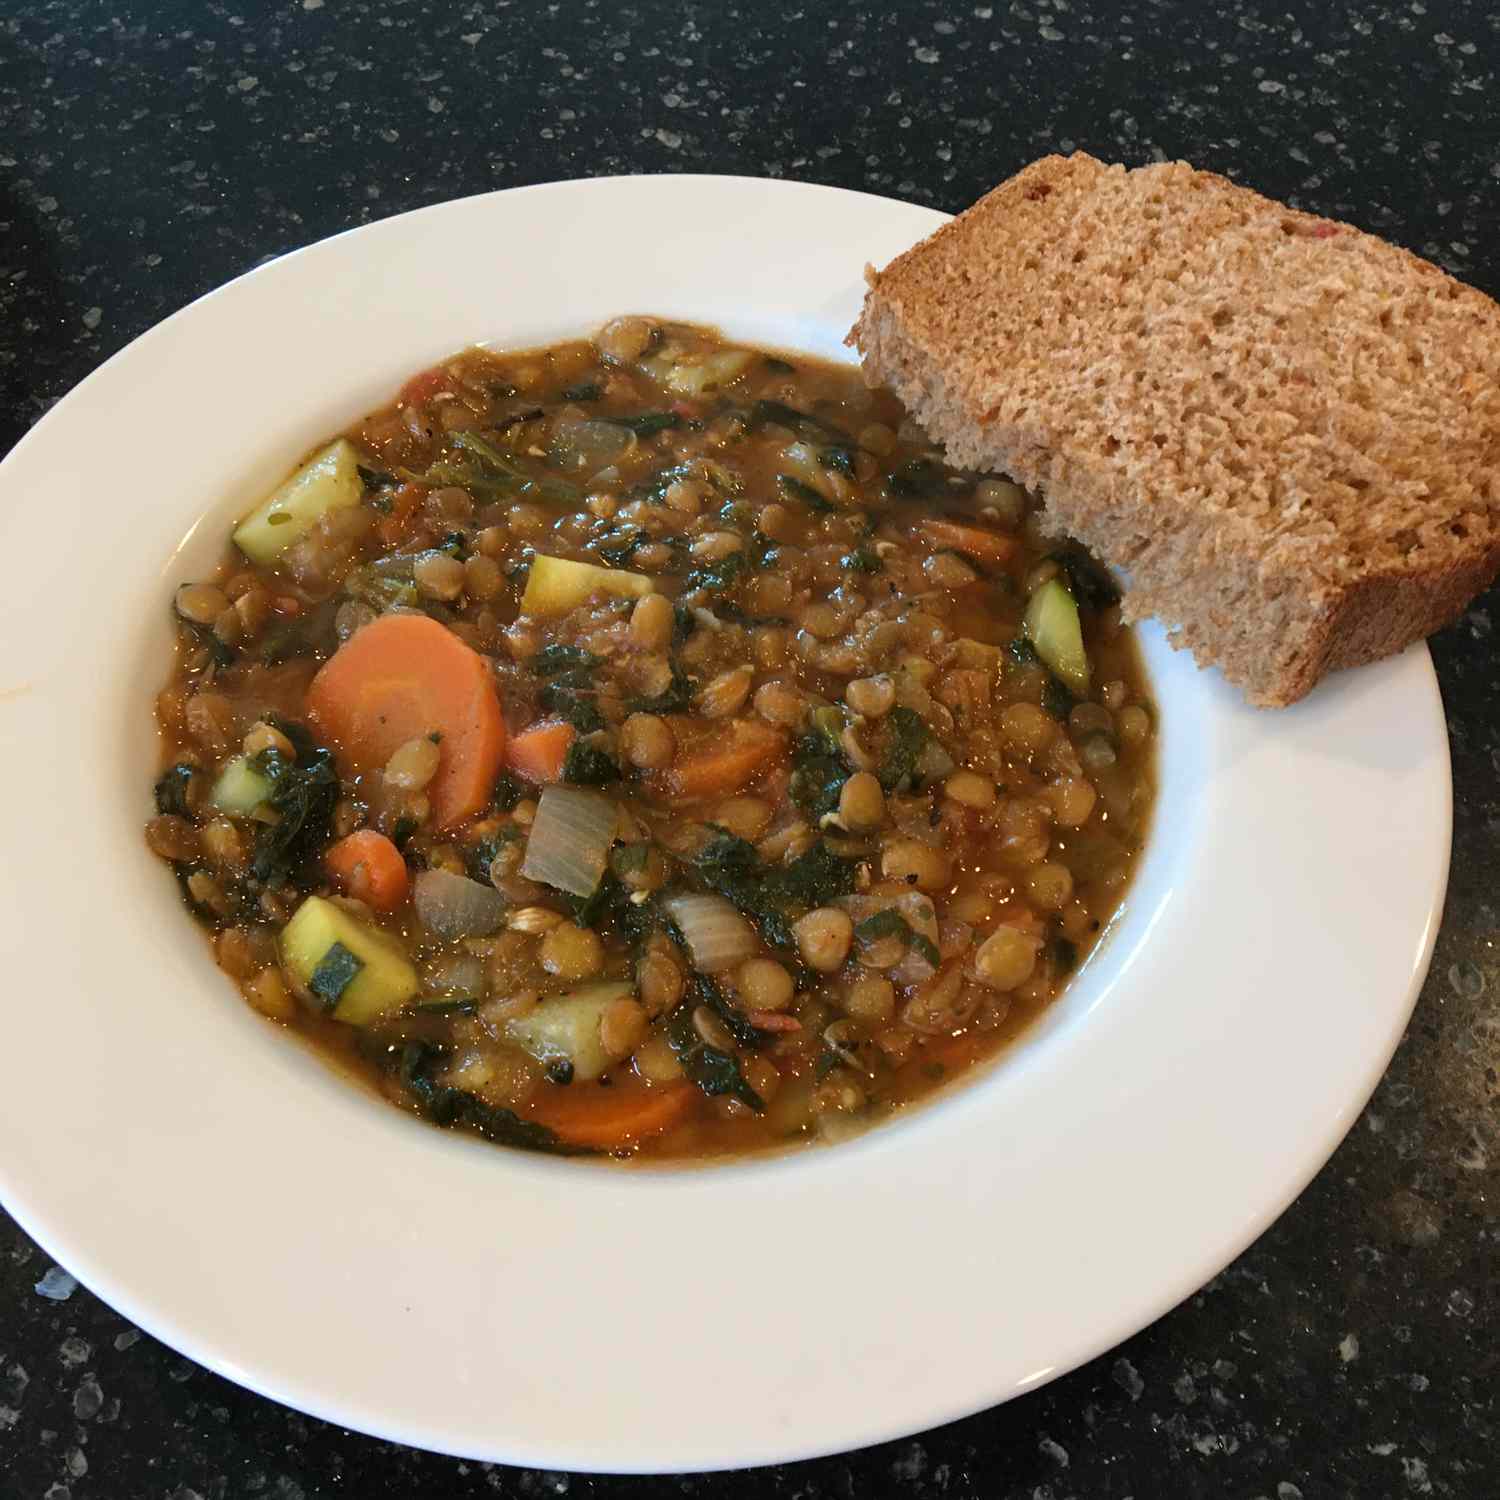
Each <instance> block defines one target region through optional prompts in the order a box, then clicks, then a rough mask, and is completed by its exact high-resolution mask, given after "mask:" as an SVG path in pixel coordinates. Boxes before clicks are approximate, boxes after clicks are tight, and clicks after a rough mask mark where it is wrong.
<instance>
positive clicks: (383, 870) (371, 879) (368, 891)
mask: <svg viewBox="0 0 1500 1500" xmlns="http://www.w3.org/2000/svg"><path fill="white" fill-rule="evenodd" d="M323 863H324V865H325V866H326V867H327V869H328V873H329V874H330V875H331V876H332V877H333V879H334V880H335V881H336V882H337V883H338V886H339V889H340V890H342V891H343V892H344V894H345V895H346V896H353V897H354V898H355V899H356V900H357V901H365V902H368V903H369V905H371V906H373V907H374V908H375V910H376V911H395V909H396V908H397V907H398V906H400V905H401V904H402V902H404V901H405V900H406V893H407V889H408V887H409V885H410V881H409V880H408V878H407V874H406V861H405V860H404V859H403V858H402V857H401V851H400V850H399V849H398V848H397V847H396V846H395V845H394V844H393V843H392V842H391V841H390V840H389V839H388V838H387V837H386V836H385V835H384V834H383V833H377V832H376V831H375V830H374V829H373V828H361V829H360V830H359V831H358V832H357V833H351V834H350V835H349V836H348V838H343V839H340V840H339V841H338V843H336V844H335V845H334V846H333V847H332V848H331V849H330V850H329V851H328V852H327V853H326V854H325V855H324V856H323Z"/></svg>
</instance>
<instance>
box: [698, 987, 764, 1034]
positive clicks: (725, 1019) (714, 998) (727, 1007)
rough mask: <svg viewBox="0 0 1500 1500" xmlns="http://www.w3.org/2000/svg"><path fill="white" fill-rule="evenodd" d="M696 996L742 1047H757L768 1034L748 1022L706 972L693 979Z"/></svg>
mask: <svg viewBox="0 0 1500 1500" xmlns="http://www.w3.org/2000/svg"><path fill="white" fill-rule="evenodd" d="M693 988H694V989H695V990H696V991H697V994H698V998H699V1000H701V1001H702V1002H703V1004H704V1005H706V1006H707V1007H708V1008H709V1010H711V1011H712V1012H713V1013H714V1015H716V1016H717V1017H718V1018H719V1020H720V1021H721V1022H722V1023H723V1026H724V1029H725V1030H726V1031H727V1032H728V1033H729V1034H730V1036H732V1037H733V1038H734V1039H735V1041H737V1042H738V1043H739V1044H740V1046H742V1047H758V1046H759V1045H760V1044H761V1043H762V1042H764V1041H765V1040H766V1038H767V1036H768V1035H769V1034H770V1033H768V1032H764V1031H761V1030H759V1029H758V1028H757V1027H755V1026H752V1025H751V1024H750V1020H749V1018H748V1017H747V1016H746V1015H745V1013H744V1011H742V1010H739V1009H737V1008H736V1007H735V1006H733V1005H731V1004H730V1003H729V997H728V996H727V995H726V994H725V993H724V991H723V990H722V989H721V988H720V987H719V985H718V984H716V983H715V982H714V981H713V980H712V979H710V978H709V977H708V975H707V974H699V975H698V976H697V977H696V978H695V979H694V981H693Z"/></svg>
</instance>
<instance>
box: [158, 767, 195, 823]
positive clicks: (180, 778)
mask: <svg viewBox="0 0 1500 1500" xmlns="http://www.w3.org/2000/svg"><path fill="white" fill-rule="evenodd" d="M197 774H198V768H197V766H190V765H189V764H188V763H187V762H186V761H185V760H183V761H178V762H177V764H176V765H175V766H168V767H167V769H166V770H165V771H163V772H162V773H161V775H160V776H158V777H157V779H156V787H155V796H156V810H157V812H159V813H172V814H173V815H175V816H176V817H179V818H191V817H192V816H193V810H192V808H191V807H189V806H188V787H189V786H190V785H191V784H192V780H193V777H195V776H196V775H197Z"/></svg>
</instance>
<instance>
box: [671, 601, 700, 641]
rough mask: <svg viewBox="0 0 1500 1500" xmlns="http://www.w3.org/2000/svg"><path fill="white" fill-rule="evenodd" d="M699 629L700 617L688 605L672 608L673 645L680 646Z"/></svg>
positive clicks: (676, 605)
mask: <svg viewBox="0 0 1500 1500" xmlns="http://www.w3.org/2000/svg"><path fill="white" fill-rule="evenodd" d="M697 628H698V617H697V616H696V615H695V614H694V613H693V612H692V610H691V609H689V608H688V606H687V605H686V604H674V605H673V606H672V644H673V645H674V646H680V645H681V644H682V643H683V642H684V641H685V640H686V639H687V638H688V637H689V636H690V635H691V634H692V633H693V632H694V631H695V630H696V629H697Z"/></svg>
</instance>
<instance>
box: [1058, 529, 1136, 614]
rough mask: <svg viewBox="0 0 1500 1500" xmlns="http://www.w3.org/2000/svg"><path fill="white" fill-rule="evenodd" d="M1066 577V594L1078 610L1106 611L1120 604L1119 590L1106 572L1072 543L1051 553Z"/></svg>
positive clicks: (1086, 553)
mask: <svg viewBox="0 0 1500 1500" xmlns="http://www.w3.org/2000/svg"><path fill="white" fill-rule="evenodd" d="M1051 556H1052V559H1053V561H1055V562H1056V563H1057V564H1058V566H1059V567H1061V569H1062V570H1063V573H1064V574H1065V575H1066V576H1067V580H1068V591H1069V592H1070V593H1071V594H1072V595H1073V598H1074V599H1075V600H1077V602H1078V606H1079V608H1080V609H1092V610H1100V609H1108V608H1109V607H1110V605H1112V604H1118V603H1119V602H1120V589H1119V586H1118V585H1117V584H1116V583H1115V581H1114V579H1113V578H1111V577H1110V575H1109V572H1108V571H1107V570H1106V569H1105V568H1104V567H1103V566H1102V565H1101V564H1100V563H1099V562H1097V561H1096V560H1095V559H1094V558H1093V557H1091V556H1090V555H1089V553H1088V552H1086V551H1085V550H1084V549H1083V548H1082V547H1080V546H1079V545H1078V544H1077V543H1076V542H1069V543H1066V544H1065V545H1064V546H1062V547H1059V548H1058V549H1057V551H1055V552H1053V553H1052V554H1051Z"/></svg>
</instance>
